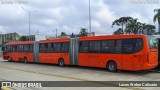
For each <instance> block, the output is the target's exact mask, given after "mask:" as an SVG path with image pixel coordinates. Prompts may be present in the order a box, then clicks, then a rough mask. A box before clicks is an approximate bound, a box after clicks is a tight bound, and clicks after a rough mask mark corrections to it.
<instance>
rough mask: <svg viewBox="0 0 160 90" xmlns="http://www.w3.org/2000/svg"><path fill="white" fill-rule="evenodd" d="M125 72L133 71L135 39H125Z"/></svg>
mask: <svg viewBox="0 0 160 90" xmlns="http://www.w3.org/2000/svg"><path fill="white" fill-rule="evenodd" d="M122 43H123V46H122V47H123V70H132V68H133V58H134V54H133V53H134V49H135V48H134V47H135V39H123V42H122Z"/></svg>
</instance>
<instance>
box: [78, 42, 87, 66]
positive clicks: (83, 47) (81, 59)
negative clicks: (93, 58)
mask: <svg viewBox="0 0 160 90" xmlns="http://www.w3.org/2000/svg"><path fill="white" fill-rule="evenodd" d="M88 45H89V41H80V42H79V53H78V65H80V66H88V65H89V51H88V50H89V47H88Z"/></svg>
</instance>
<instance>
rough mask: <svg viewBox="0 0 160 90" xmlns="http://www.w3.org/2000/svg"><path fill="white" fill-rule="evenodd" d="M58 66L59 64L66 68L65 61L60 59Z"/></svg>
mask: <svg viewBox="0 0 160 90" xmlns="http://www.w3.org/2000/svg"><path fill="white" fill-rule="evenodd" d="M58 64H59V66H61V67H64V60H63V59H60V60H59V61H58Z"/></svg>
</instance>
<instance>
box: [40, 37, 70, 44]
mask: <svg viewBox="0 0 160 90" xmlns="http://www.w3.org/2000/svg"><path fill="white" fill-rule="evenodd" d="M67 41H70V38H57V39H52V40H41V41H39V43H48V42H51V43H52V42H67Z"/></svg>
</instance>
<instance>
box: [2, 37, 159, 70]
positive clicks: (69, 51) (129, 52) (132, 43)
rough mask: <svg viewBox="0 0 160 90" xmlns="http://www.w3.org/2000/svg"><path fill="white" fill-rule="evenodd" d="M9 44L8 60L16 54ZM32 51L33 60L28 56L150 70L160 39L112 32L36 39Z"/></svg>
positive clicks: (55, 61)
mask: <svg viewBox="0 0 160 90" xmlns="http://www.w3.org/2000/svg"><path fill="white" fill-rule="evenodd" d="M17 43H18V42H17ZM8 45H10V44H9V43H7V44H6V45H5V50H4V52H5V53H4V59H6V60H7V59H8V58H7V57H12V58H13V56H10V55H11V54H10V53H9V52H7V50H8V47H7V46H8ZM32 53H33V57H34V58H33V59H34V60H32V59H31V60H29V59H28V57H27V56H26V58H27V62H32V61H33V62H36V63H50V64H59V65H60V66H65V65H77V66H87V67H99V68H106V69H107V70H109V71H117V70H130V71H138V70H148V69H152V68H155V67H156V66H157V65H158V49H157V40H156V39H154V38H153V37H152V36H146V35H108V36H92V37H79V38H61V39H55V40H41V41H39V42H38V41H36V42H33V52H32ZM17 54H18V53H17ZM17 56H18V55H17ZM22 56H23V55H22ZM20 58H21V57H20ZM9 59H10V58H9ZM15 59H16V60H17V59H19V57H17V58H15Z"/></svg>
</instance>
